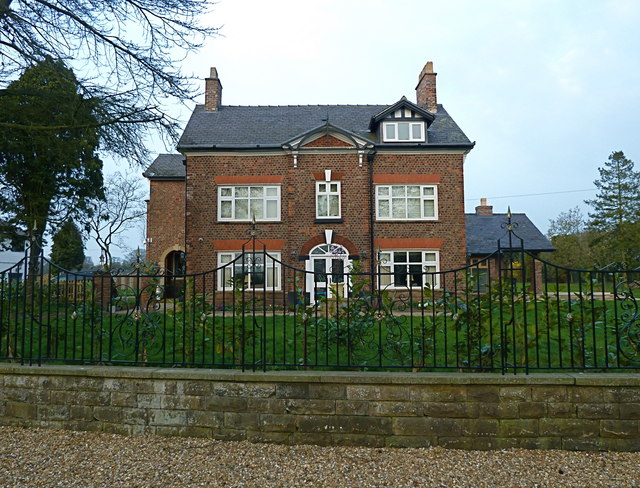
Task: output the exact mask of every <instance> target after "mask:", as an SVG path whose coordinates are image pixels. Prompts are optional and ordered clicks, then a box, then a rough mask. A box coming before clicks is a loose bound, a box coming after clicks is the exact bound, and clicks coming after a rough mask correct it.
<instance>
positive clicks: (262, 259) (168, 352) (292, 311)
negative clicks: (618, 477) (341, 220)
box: [0, 235, 640, 373]
mask: <svg viewBox="0 0 640 488" xmlns="http://www.w3.org/2000/svg"><path fill="white" fill-rule="evenodd" d="M509 237H510V238H511V237H512V236H511V235H510V236H509ZM516 240H517V239H516ZM249 247H250V249H249ZM327 251H328V252H329V257H328V258H327V257H326V256H325V257H324V261H322V260H316V261H317V262H315V261H314V263H313V265H308V266H307V268H309V269H298V268H295V267H291V266H288V265H286V264H285V263H283V262H282V261H281V260H279V259H278V257H277V256H276V255H274V254H272V253H269V252H268V251H266V250H265V249H260V243H259V241H255V240H254V241H253V242H250V243H249V244H248V246H247V248H245V249H244V250H243V251H242V252H238V253H234V254H233V255H232V256H229V259H228V262H226V263H224V265H223V266H221V267H219V268H217V269H214V270H211V271H208V272H204V273H195V274H185V275H180V276H176V275H172V274H168V273H164V272H163V271H162V270H160V269H157V268H154V267H150V266H147V265H146V264H145V263H142V262H140V261H138V262H136V263H133V267H132V270H131V271H129V272H127V273H122V272H107V271H99V272H95V273H73V272H69V271H67V270H64V269H62V268H60V267H58V266H56V265H55V264H53V263H51V262H49V261H47V260H46V259H44V258H42V257H41V258H40V259H39V262H38V265H37V266H34V265H32V266H31V268H32V269H29V266H28V260H27V259H26V256H25V259H24V260H23V261H21V262H20V263H18V264H16V265H15V266H13V267H12V268H10V269H7V270H5V271H3V272H2V273H0V359H1V360H4V361H20V362H22V363H29V364H41V363H66V364H74V363H76V364H78V363H81V364H88V363H93V364H133V365H158V366H159V365H169V366H191V367H217V368H219V367H222V368H242V369H252V370H266V369H311V368H314V369H360V370H365V369H382V370H392V371H393V370H416V371H433V370H443V371H500V372H503V373H505V372H513V373H515V372H529V371H564V370H571V371H585V370H595V371H604V370H624V369H637V368H640V313H639V310H638V296H639V294H640V273H639V272H638V271H637V270H630V271H627V270H618V271H613V270H610V269H608V270H570V269H566V268H562V267H558V266H554V265H552V264H549V263H548V262H545V261H544V260H542V259H539V258H538V257H537V256H535V255H533V254H530V253H528V252H526V251H525V250H524V245H523V243H522V242H521V241H519V240H518V245H517V246H515V245H514V244H513V242H511V244H510V245H509V247H508V248H506V249H498V250H497V251H496V252H495V253H494V254H492V255H490V256H487V257H485V258H483V259H479V260H476V261H474V262H473V264H471V265H469V266H467V267H465V268H461V269H456V270H451V271H437V269H436V268H435V267H433V266H427V265H424V264H423V263H420V262H418V261H419V260H415V262H413V261H412V256H411V255H410V254H409V253H405V252H403V253H399V254H398V256H391V254H390V253H392V251H390V252H379V253H378V255H377V256H374V259H373V261H374V262H373V263H369V267H368V268H367V269H366V270H365V269H364V268H363V266H362V265H361V263H359V262H358V261H353V262H351V261H349V260H348V257H347V256H341V255H339V253H336V255H331V249H328V250H327ZM370 268H373V271H370ZM43 270H47V272H46V273H44V272H43Z"/></svg>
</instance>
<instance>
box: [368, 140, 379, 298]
mask: <svg viewBox="0 0 640 488" xmlns="http://www.w3.org/2000/svg"><path fill="white" fill-rule="evenodd" d="M375 156H376V151H375V149H373V150H371V151H370V152H369V153H368V154H367V162H368V163H369V247H370V251H369V252H370V254H369V256H370V258H369V268H370V272H371V291H372V292H374V291H375V289H376V279H375V278H376V277H375V272H376V270H375V263H376V259H377V256H376V250H375V228H374V225H375V218H374V216H375V208H374V206H375V193H374V192H375V189H374V187H373V161H374V159H375Z"/></svg>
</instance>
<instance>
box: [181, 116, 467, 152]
mask: <svg viewBox="0 0 640 488" xmlns="http://www.w3.org/2000/svg"><path fill="white" fill-rule="evenodd" d="M388 107H389V106H388V105H289V106H227V105H223V106H221V107H220V109H219V110H216V111H205V110H204V105H197V106H196V108H195V109H194V111H193V113H192V114H191V118H190V119H189V122H188V123H187V126H186V127H185V130H184V133H183V134H182V137H181V138H180V141H179V142H178V150H179V151H188V150H198V149H200V150H204V149H224V148H229V149H231V148H238V149H242V148H244V149H249V148H252V149H255V148H257V147H258V146H259V147H260V148H276V147H278V148H279V147H281V146H282V144H283V143H285V142H287V141H290V140H292V139H293V138H295V137H296V136H298V135H300V134H304V133H306V132H308V131H309V130H311V129H313V128H316V127H319V126H322V125H323V124H326V123H327V122H329V124H331V125H333V126H336V127H339V128H342V129H344V130H346V131H349V132H352V133H354V134H357V135H359V136H360V137H363V138H365V139H367V140H370V141H372V142H373V143H375V144H376V145H377V146H378V147H384V146H396V147H397V146H398V144H397V143H395V144H382V143H380V141H378V140H377V134H376V133H375V132H370V131H369V124H370V122H371V118H372V117H374V116H375V115H377V114H379V113H380V112H382V111H384V110H385V109H387V108H388ZM427 140H428V144H423V145H426V146H432V145H447V146H452V145H453V146H465V147H468V148H471V147H473V144H472V143H471V141H469V139H468V138H467V136H466V135H465V134H464V132H462V130H461V129H460V127H458V125H457V124H456V123H455V122H454V120H453V119H452V118H451V117H450V116H449V114H448V113H447V111H446V110H445V109H444V107H443V106H442V105H438V111H437V112H436V114H435V120H434V121H433V123H432V124H431V126H430V127H429V129H428V130H427ZM406 145H413V146H418V144H415V143H414V144H406Z"/></svg>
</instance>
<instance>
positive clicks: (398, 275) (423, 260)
mask: <svg viewBox="0 0 640 488" xmlns="http://www.w3.org/2000/svg"><path fill="white" fill-rule="evenodd" d="M378 260H379V261H380V265H379V268H378V270H379V272H380V279H379V286H380V288H383V289H384V288H409V287H411V288H423V287H429V288H440V275H439V274H438V271H440V262H439V261H440V260H439V253H438V251H425V250H415V251H405V250H397V251H396V250H386V249H385V250H382V251H380V252H379V253H378Z"/></svg>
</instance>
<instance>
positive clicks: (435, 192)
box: [376, 185, 438, 221]
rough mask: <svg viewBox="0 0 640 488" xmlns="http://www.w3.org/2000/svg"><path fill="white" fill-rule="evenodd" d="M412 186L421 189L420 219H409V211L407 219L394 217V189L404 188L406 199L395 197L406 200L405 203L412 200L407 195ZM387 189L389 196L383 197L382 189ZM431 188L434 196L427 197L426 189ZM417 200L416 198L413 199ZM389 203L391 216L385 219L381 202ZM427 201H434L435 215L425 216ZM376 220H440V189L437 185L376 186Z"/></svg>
mask: <svg viewBox="0 0 640 488" xmlns="http://www.w3.org/2000/svg"><path fill="white" fill-rule="evenodd" d="M411 186H417V187H419V188H420V196H419V197H417V198H419V199H420V217H409V216H408V211H407V212H406V213H407V217H394V216H393V198H394V196H393V189H394V188H397V187H404V189H405V190H404V193H405V196H404V197H395V198H404V199H405V201H406V200H407V199H408V198H410V197H409V196H406V195H407V188H408V187H411ZM382 188H387V189H388V195H381V194H380V193H381V189H382ZM426 188H430V189H433V195H425V189H426ZM413 198H416V197H413ZM381 201H387V202H388V204H389V216H388V217H384V216H381V215H380V202H381ZM425 201H433V215H432V216H429V215H425V211H424V202H425ZM406 209H407V205H406V203H405V210H406ZM376 220H431V221H433V220H438V187H437V185H376Z"/></svg>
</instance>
